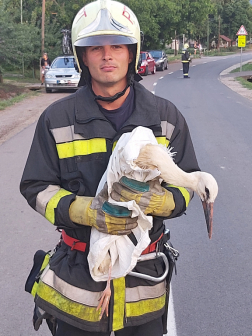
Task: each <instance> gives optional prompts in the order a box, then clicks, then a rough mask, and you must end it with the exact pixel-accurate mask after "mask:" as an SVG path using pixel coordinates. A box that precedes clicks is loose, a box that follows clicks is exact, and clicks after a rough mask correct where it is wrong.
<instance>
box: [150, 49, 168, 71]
mask: <svg viewBox="0 0 252 336" xmlns="http://www.w3.org/2000/svg"><path fill="white" fill-rule="evenodd" d="M149 52H150V53H151V55H152V57H153V58H154V60H155V62H156V69H157V70H161V71H164V70H166V69H168V59H167V56H166V53H165V52H164V51H163V50H150V51H149Z"/></svg>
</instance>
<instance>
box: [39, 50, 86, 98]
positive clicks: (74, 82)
mask: <svg viewBox="0 0 252 336" xmlns="http://www.w3.org/2000/svg"><path fill="white" fill-rule="evenodd" d="M76 69H77V65H76V62H75V59H74V56H59V57H57V58H55V59H54V60H53V62H52V64H51V66H50V68H49V69H48V71H47V72H46V75H45V89H46V92H47V93H50V92H52V90H55V89H56V90H57V89H77V88H78V83H79V80H80V74H79V73H78V72H77V70H76Z"/></svg>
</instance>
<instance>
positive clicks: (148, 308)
mask: <svg viewBox="0 0 252 336" xmlns="http://www.w3.org/2000/svg"><path fill="white" fill-rule="evenodd" d="M165 298H166V293H165V294H164V295H162V296H160V297H158V298H155V299H148V300H143V301H138V302H126V317H132V316H141V315H144V314H148V313H152V312H155V311H157V310H161V309H162V308H163V307H164V305H165Z"/></svg>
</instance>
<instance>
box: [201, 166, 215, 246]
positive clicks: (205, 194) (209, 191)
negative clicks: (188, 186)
mask: <svg viewBox="0 0 252 336" xmlns="http://www.w3.org/2000/svg"><path fill="white" fill-rule="evenodd" d="M196 174H197V175H198V183H197V190H196V192H197V194H198V195H199V197H200V199H201V201H202V205H203V208H204V213H205V218H206V225H207V231H208V236H209V238H210V239H211V237H212V227H213V203H214V201H215V198H216V197H217V194H218V184H217V182H216V180H215V178H214V177H213V176H212V175H211V174H208V173H205V172H196Z"/></svg>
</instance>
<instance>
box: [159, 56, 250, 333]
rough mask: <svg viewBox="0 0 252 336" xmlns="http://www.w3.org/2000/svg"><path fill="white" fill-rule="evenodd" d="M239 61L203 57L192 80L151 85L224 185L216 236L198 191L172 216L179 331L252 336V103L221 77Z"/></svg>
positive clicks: (174, 78)
mask: <svg viewBox="0 0 252 336" xmlns="http://www.w3.org/2000/svg"><path fill="white" fill-rule="evenodd" d="M248 58H250V59H251V54H250V55H246V56H245V55H244V56H243V60H244V61H245V59H248ZM239 61H240V58H239V56H232V57H228V58H226V59H221V60H218V58H216V59H210V58H209V59H207V58H204V59H201V60H199V62H197V63H196V62H195V63H194V62H193V64H192V65H195V66H193V67H191V69H190V71H189V75H190V77H191V78H190V79H183V78H182V73H181V71H177V72H174V73H172V74H170V75H167V76H165V77H164V78H162V79H159V80H158V81H157V84H156V85H155V86H154V87H155V94H156V95H158V96H161V97H164V98H167V99H169V100H171V101H172V102H173V103H175V105H176V106H177V107H178V109H179V110H180V111H181V112H182V114H183V115H184V116H185V118H186V120H187V122H188V125H189V129H190V132H191V136H192V139H193V143H194V147H195V151H196V155H197V158H198V162H199V165H200V167H201V169H202V170H204V171H207V172H210V173H212V174H213V175H214V176H215V177H216V179H217V181H218V184H219V195H218V197H217V199H216V202H215V208H214V226H213V237H212V240H211V241H209V240H208V237H207V232H206V226H205V224H204V215H203V210H202V209H201V202H200V201H199V199H198V197H197V196H195V198H194V200H193V201H192V203H191V204H190V206H189V209H188V211H187V215H186V216H182V217H181V218H178V219H174V220H171V221H167V226H168V227H169V228H170V230H171V236H172V239H171V240H172V242H173V244H174V245H175V247H176V248H177V249H178V250H179V251H180V258H179V260H178V263H177V268H178V275H177V276H174V278H173V281H172V290H173V300H174V310H175V322H176V333H174V334H177V335H179V336H189V335H190V336H191V335H193V336H202V335H204V336H210V335H211V336H212V335H214V336H223V335H232V336H241V335H242V336H251V335H252V323H251V311H252V294H251V289H252V285H251V280H252V263H251V255H252V249H251V237H252V226H251V225H250V222H251V217H252V210H251V205H250V200H251V198H252V189H251V182H252V176H251V167H252V150H251V142H252V134H251V124H252V115H251V112H252V101H250V100H247V99H245V98H243V97H241V96H239V95H238V94H236V93H235V92H233V91H231V90H230V89H229V88H227V87H226V86H224V85H223V84H222V83H221V82H220V81H219V80H218V77H219V74H220V72H221V71H222V70H224V69H225V68H228V67H230V66H231V65H233V64H234V63H239ZM205 62H206V63H205ZM171 335H172V336H173V334H171Z"/></svg>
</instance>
